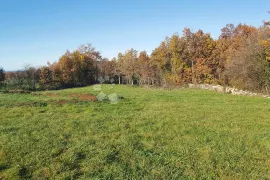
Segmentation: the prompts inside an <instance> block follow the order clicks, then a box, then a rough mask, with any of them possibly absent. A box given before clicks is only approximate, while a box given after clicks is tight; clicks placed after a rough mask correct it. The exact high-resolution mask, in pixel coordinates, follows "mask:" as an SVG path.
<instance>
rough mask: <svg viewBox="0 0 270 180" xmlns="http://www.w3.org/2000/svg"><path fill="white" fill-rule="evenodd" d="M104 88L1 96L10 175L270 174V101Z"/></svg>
mask: <svg viewBox="0 0 270 180" xmlns="http://www.w3.org/2000/svg"><path fill="white" fill-rule="evenodd" d="M102 91H103V92H104V93H105V94H111V93H116V94H117V95H119V96H122V97H123V98H122V99H121V100H120V101H119V103H118V104H110V102H109V101H108V100H105V101H104V102H99V101H92V99H93V98H89V97H91V96H90V95H91V94H93V95H95V96H96V95H98V93H99V92H98V91H94V90H93V87H92V86H90V87H86V88H76V89H67V90H61V91H49V92H40V93H32V94H0V179H180V178H181V179H194V178H196V179H270V100H269V99H264V98H260V97H244V96H232V95H227V94H221V93H216V92H211V91H205V90H194V89H178V90H162V89H144V88H140V87H129V86H118V85H115V86H113V87H112V86H111V85H102ZM70 94H73V96H71V95H70ZM74 94H76V96H74ZM80 97H88V98H80Z"/></svg>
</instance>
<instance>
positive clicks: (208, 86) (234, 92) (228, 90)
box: [188, 84, 270, 98]
mask: <svg viewBox="0 0 270 180" xmlns="http://www.w3.org/2000/svg"><path fill="white" fill-rule="evenodd" d="M188 87H189V88H196V89H206V90H211V91H217V92H222V93H227V94H232V95H241V96H261V97H265V98H270V96H269V95H264V94H261V93H254V92H250V91H244V90H239V89H236V88H232V87H223V86H221V85H211V84H188Z"/></svg>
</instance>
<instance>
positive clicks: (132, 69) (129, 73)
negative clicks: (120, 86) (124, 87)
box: [118, 49, 138, 85]
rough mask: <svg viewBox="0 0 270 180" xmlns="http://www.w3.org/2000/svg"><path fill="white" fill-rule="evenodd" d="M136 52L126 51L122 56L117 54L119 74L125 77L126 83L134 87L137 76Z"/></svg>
mask: <svg viewBox="0 0 270 180" xmlns="http://www.w3.org/2000/svg"><path fill="white" fill-rule="evenodd" d="M137 54H138V52H137V51H136V50H135V49H130V50H127V51H126V52H125V53H124V54H123V55H122V54H119V59H118V60H119V63H120V69H121V72H122V73H123V74H124V75H125V76H126V77H127V80H128V83H130V84H131V85H134V80H136V77H137V75H138V57H137Z"/></svg>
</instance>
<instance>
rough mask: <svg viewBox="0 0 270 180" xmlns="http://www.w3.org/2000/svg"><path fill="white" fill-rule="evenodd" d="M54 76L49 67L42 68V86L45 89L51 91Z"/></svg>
mask: <svg viewBox="0 0 270 180" xmlns="http://www.w3.org/2000/svg"><path fill="white" fill-rule="evenodd" d="M52 81H53V76H52V71H51V70H50V68H49V67H48V66H43V67H41V68H40V85H41V87H42V88H44V89H50V88H51V86H52Z"/></svg>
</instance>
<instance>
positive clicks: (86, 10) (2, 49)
mask: <svg viewBox="0 0 270 180" xmlns="http://www.w3.org/2000/svg"><path fill="white" fill-rule="evenodd" d="M268 10H270V1H269V0H237V1H235V0H226V1H225V0H204V1H203V0H201V1H199V0H190V1H180V0H167V1H166V0H136V1H135V0H130V1H124V0H96V1H91V0H0V66H2V67H4V69H5V70H18V69H22V67H23V66H24V65H27V64H31V65H33V66H40V65H46V63H47V61H50V62H54V61H57V60H58V58H59V57H60V56H61V55H62V54H63V53H65V51H66V50H67V49H69V50H71V51H73V50H75V49H76V48H77V47H78V46H79V45H80V44H86V43H92V44H93V45H94V46H95V47H96V49H97V50H99V51H101V53H102V56H103V57H108V58H112V57H114V56H117V54H118V52H123V51H125V50H127V49H129V48H135V49H137V50H147V51H148V52H149V53H151V52H152V50H153V49H154V48H155V47H157V46H158V45H159V43H160V42H161V41H162V40H164V38H165V36H171V35H172V34H173V33H176V32H178V33H180V34H181V32H182V29H183V28H184V27H189V28H191V29H193V30H197V29H199V28H200V29H202V30H203V31H205V32H210V33H211V35H212V36H213V37H214V38H217V37H218V36H219V34H220V29H221V28H222V27H224V26H225V25H226V24H228V23H233V24H238V23H240V22H241V23H246V24H249V25H254V26H260V25H261V24H262V21H263V20H269V19H270V15H269V14H267V12H266V11H268Z"/></svg>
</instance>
